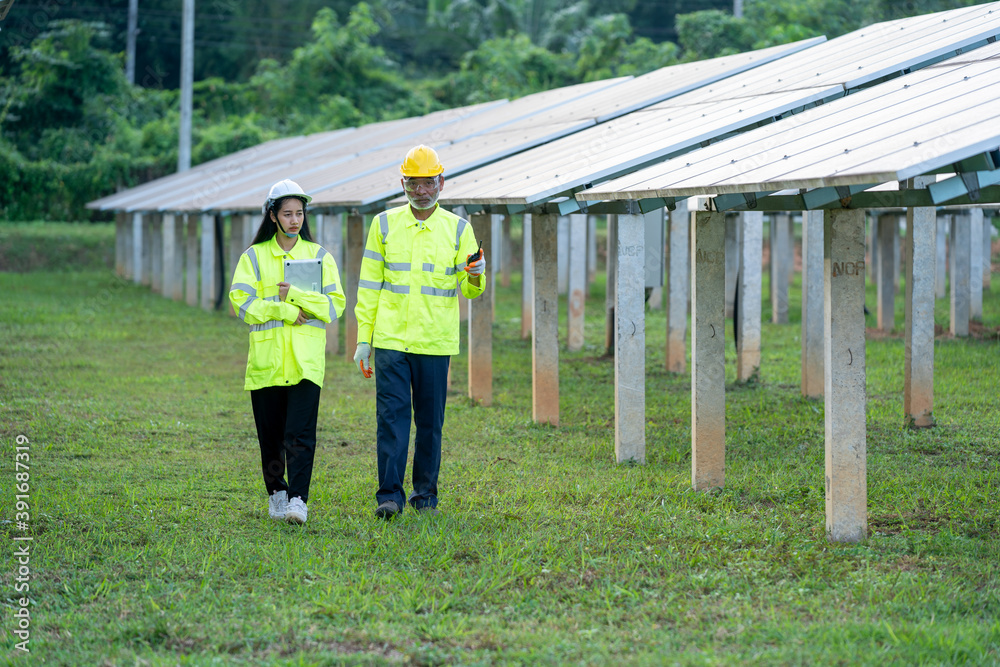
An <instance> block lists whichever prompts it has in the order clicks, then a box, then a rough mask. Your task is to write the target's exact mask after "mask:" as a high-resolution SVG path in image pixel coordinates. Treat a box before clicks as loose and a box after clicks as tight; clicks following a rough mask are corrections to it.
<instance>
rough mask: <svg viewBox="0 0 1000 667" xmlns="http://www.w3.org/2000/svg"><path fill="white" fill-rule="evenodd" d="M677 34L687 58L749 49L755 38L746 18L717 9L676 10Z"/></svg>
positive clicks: (709, 56) (710, 56)
mask: <svg viewBox="0 0 1000 667" xmlns="http://www.w3.org/2000/svg"><path fill="white" fill-rule="evenodd" d="M677 37H678V41H679V42H680V44H681V48H682V49H683V50H684V60H687V61H691V60H702V59H704V58H715V57H718V56H725V55H729V54H731V53H739V52H741V51H748V50H749V49H750V48H751V47H752V46H753V42H754V35H753V33H752V32H751V30H750V26H749V25H748V23H747V21H746V20H745V19H738V18H735V17H734V16H733V15H732V14H728V13H726V12H722V11H719V10H717V9H708V10H705V11H701V12H692V13H690V14H679V15H678V16H677Z"/></svg>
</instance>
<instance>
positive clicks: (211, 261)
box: [200, 214, 215, 310]
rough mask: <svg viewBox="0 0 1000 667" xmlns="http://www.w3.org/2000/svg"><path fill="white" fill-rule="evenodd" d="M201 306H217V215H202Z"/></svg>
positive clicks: (207, 308)
mask: <svg viewBox="0 0 1000 667" xmlns="http://www.w3.org/2000/svg"><path fill="white" fill-rule="evenodd" d="M200 303H201V307H202V308H203V309H204V310H213V309H214V308H215V216H214V215H211V214H203V215H202V216H201V300H200Z"/></svg>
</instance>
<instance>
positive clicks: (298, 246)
mask: <svg viewBox="0 0 1000 667" xmlns="http://www.w3.org/2000/svg"><path fill="white" fill-rule="evenodd" d="M304 241H305V239H303V238H302V237H299V240H298V241H296V242H295V245H293V246H292V249H291V250H285V249H284V248H282V247H281V246H280V245H278V235H277V234H275V235H274V236H272V237H271V240H270V241H268V242H267V247H268V249H270V251H271V254H272V255H274V256H275V257H284V256H285V255H293V256H294V255H296V254H298V253H299V252H301V251H302V248H303V247H304V246H303V245H302V244H303V242H304Z"/></svg>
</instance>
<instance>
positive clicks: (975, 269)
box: [967, 208, 983, 322]
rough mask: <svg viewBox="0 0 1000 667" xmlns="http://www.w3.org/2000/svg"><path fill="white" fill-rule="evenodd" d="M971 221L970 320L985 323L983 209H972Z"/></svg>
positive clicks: (968, 215) (969, 218)
mask: <svg viewBox="0 0 1000 667" xmlns="http://www.w3.org/2000/svg"><path fill="white" fill-rule="evenodd" d="M967 219H968V221H969V225H970V226H969V246H970V247H969V259H970V262H969V293H970V294H969V318H970V319H972V320H973V321H976V322H982V321H983V280H982V275H983V252H982V250H981V249H980V248H979V241H980V239H982V238H983V209H981V208H972V209H969V211H968V214H967Z"/></svg>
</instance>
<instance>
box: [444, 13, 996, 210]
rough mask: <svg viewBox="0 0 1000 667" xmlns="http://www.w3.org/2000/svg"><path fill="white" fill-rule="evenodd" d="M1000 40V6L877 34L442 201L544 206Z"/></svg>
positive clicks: (496, 169) (533, 155)
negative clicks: (589, 187)
mask: <svg viewBox="0 0 1000 667" xmlns="http://www.w3.org/2000/svg"><path fill="white" fill-rule="evenodd" d="M998 34H1000V9H998V3H991V4H989V5H981V6H977V7H967V8H961V9H956V10H951V11H948V12H941V13H938V14H931V15H925V16H918V17H914V18H909V19H901V20H897V21H890V22H886V23H881V24H876V25H873V26H869V27H867V28H864V29H862V30H858V31H856V32H853V33H850V34H847V35H844V36H842V37H839V38H837V39H834V40H830V41H828V42H825V43H822V44H818V45H815V46H812V47H811V48H809V49H807V50H805V51H803V52H801V53H798V54H796V55H795V56H794V57H788V58H783V59H780V60H777V61H774V62H771V63H768V64H765V65H762V66H760V67H757V68H754V69H752V70H750V71H748V72H745V73H742V74H740V75H739V76H734V77H730V78H728V79H724V80H722V81H720V82H718V83H715V84H712V85H707V86H703V87H701V88H698V89H695V90H692V91H690V92H688V93H686V94H683V95H680V96H677V97H674V98H672V99H670V100H667V101H664V102H662V103H659V104H656V105H653V106H650V107H648V108H645V109H642V110H639V111H635V112H632V113H629V114H627V115H625V116H622V117H620V118H617V119H615V120H612V121H609V122H607V123H604V124H602V125H599V126H597V127H594V128H591V129H588V130H585V131H582V132H579V133H576V134H574V135H572V136H569V137H566V138H563V139H560V140H557V141H554V142H551V143H549V144H546V145H544V146H541V147H539V148H536V149H533V150H530V151H526V152H524V153H521V154H518V155H516V156H513V157H510V158H507V159H505V160H501V161H499V162H497V163H495V164H492V165H490V166H489V167H488V168H486V169H477V170H475V171H472V172H470V173H468V174H465V175H463V176H461V177H459V178H457V179H454V180H453V181H452V182H451V183H450V184H449V187H448V190H447V192H445V193H443V194H442V198H441V201H442V203H443V204H445V205H449V204H450V205H459V204H463V205H470V204H471V205H477V204H478V205H485V206H492V207H499V206H506V207H508V208H509V209H513V210H516V209H517V208H520V207H530V206H534V205H539V204H540V203H543V202H545V201H549V200H551V199H553V198H556V197H560V196H566V195H571V194H572V193H573V192H575V191H579V190H582V189H584V188H586V187H588V186H589V185H590V184H592V183H599V182H601V181H604V180H608V179H611V178H614V177H617V176H620V175H622V174H626V173H629V172H631V171H635V170H638V169H640V168H642V167H644V166H646V165H649V164H653V163H656V162H660V161H663V160H665V159H669V158H670V157H673V156H676V155H680V154H683V153H686V152H688V151H691V150H694V149H697V148H699V147H702V146H704V145H707V144H709V143H711V142H714V141H718V140H720V139H723V138H725V137H727V136H731V135H732V134H733V133H736V132H739V131H746V130H749V129H753V128H755V127H759V126H761V125H765V124H768V123H771V122H773V121H774V120H776V119H780V118H782V117H787V116H790V115H793V114H795V113H798V112H801V111H803V110H805V109H808V108H810V107H812V106H815V105H818V104H822V103H826V102H830V101H833V100H835V99H837V98H839V97H842V96H844V95H845V94H847V93H848V92H851V93H852V94H853V93H854V92H856V91H857V90H860V89H862V88H864V87H866V86H871V85H874V84H877V83H879V82H881V81H884V80H886V79H890V78H892V77H895V76H898V75H900V74H903V73H904V72H906V71H908V70H911V69H919V68H921V67H927V66H930V65H932V64H934V63H936V62H940V61H942V60H944V59H946V58H948V57H951V56H955V55H957V54H959V53H961V52H963V51H966V50H970V49H975V48H978V47H981V46H984V45H986V44H987V43H989V42H990V41H991V40H993V39H995V38H996V36H997V35H998ZM783 122H789V121H787V120H786V121H783Z"/></svg>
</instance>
